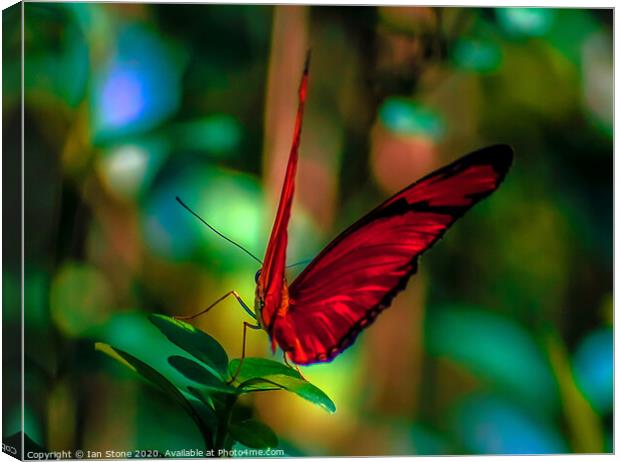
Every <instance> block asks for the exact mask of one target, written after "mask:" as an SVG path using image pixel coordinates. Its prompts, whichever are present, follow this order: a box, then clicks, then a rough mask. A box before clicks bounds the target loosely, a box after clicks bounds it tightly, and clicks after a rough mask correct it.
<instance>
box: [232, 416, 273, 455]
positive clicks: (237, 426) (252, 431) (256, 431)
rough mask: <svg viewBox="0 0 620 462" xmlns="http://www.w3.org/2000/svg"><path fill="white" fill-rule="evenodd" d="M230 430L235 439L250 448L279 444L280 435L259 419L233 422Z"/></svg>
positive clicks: (269, 446)
mask: <svg viewBox="0 0 620 462" xmlns="http://www.w3.org/2000/svg"><path fill="white" fill-rule="evenodd" d="M228 430H229V432H230V435H231V436H232V437H233V438H234V439H236V440H237V441H239V442H240V443H242V444H245V445H246V446H248V447H250V448H255V449H264V448H275V447H276V446H277V445H278V437H277V436H276V434H275V433H274V432H273V430H272V429H271V428H269V427H268V426H267V425H265V424H264V423H262V422H259V421H258V420H254V419H250V420H244V421H242V422H235V423H231V424H230V427H229V429H228Z"/></svg>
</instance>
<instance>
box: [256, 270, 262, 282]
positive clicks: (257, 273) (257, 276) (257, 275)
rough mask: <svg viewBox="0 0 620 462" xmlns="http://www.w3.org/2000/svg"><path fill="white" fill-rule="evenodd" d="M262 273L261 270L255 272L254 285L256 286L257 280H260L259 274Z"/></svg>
mask: <svg viewBox="0 0 620 462" xmlns="http://www.w3.org/2000/svg"><path fill="white" fill-rule="evenodd" d="M262 271H263V270H262V269H259V270H258V271H257V272H256V274H255V275H254V282H255V283H256V284H258V278H260V273H261V272H262Z"/></svg>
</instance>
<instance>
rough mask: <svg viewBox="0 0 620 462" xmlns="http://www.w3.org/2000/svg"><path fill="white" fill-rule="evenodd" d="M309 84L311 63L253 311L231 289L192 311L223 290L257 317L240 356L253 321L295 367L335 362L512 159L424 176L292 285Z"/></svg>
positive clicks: (494, 150) (487, 159) (493, 158)
mask: <svg viewBox="0 0 620 462" xmlns="http://www.w3.org/2000/svg"><path fill="white" fill-rule="evenodd" d="M307 82H308V60H306V66H305V69H304V73H303V77H302V80H301V84H300V87H299V106H298V109H297V118H296V122H295V131H294V135H293V145H292V147H291V151H290V155H289V160H288V165H287V168H286V176H285V178H284V185H283V187H282V193H281V196H280V203H279V206H278V211H277V213H276V218H275V222H274V225H273V229H272V231H271V237H270V238H269V244H268V245H267V251H266V254H265V261H264V263H263V265H262V269H261V270H259V272H258V273H257V280H256V282H257V285H256V299H255V312H256V316H255V315H254V313H252V311H251V310H250V309H249V308H248V306H247V305H246V304H245V303H244V302H243V301H242V300H241V298H240V297H239V295H238V294H237V293H236V292H235V291H231V292H229V293H227V294H226V295H224V296H223V297H221V298H220V299H219V300H217V301H216V302H215V303H214V304H212V305H211V306H210V307H209V308H207V309H206V310H203V311H202V312H201V313H198V314H202V313H204V312H206V311H208V310H209V309H210V308H212V307H213V306H214V305H215V304H217V303H219V302H220V301H221V300H223V299H224V298H226V297H227V296H229V295H233V296H235V297H236V298H237V300H238V301H239V302H240V303H241V305H242V306H243V307H244V308H245V310H246V311H247V312H248V313H250V315H252V317H254V318H255V319H257V321H258V324H257V325H253V324H250V323H247V322H246V323H244V330H243V353H242V358H243V356H244V355H245V334H246V330H247V328H248V327H249V328H253V329H260V328H263V329H265V330H266V331H267V333H268V334H269V336H270V338H271V342H272V350H273V351H275V347H276V345H278V346H279V347H280V348H281V349H282V350H283V351H284V353H285V360H286V357H287V356H288V358H289V359H290V360H291V361H293V362H294V363H296V364H312V363H317V362H324V361H331V360H332V359H333V358H334V357H336V356H337V355H338V354H340V353H341V352H342V351H344V350H345V349H346V348H347V347H349V346H350V345H351V344H352V343H353V342H354V341H355V339H356V338H357V336H358V335H359V334H360V332H361V331H362V330H363V329H364V328H366V327H368V326H369V325H370V324H371V323H372V322H373V321H374V320H375V319H376V317H377V315H378V314H379V313H380V312H381V311H383V310H384V309H386V308H387V307H389V306H390V304H391V303H392V300H393V299H394V297H395V296H396V294H398V292H400V291H401V290H403V289H404V288H405V286H406V285H407V281H408V280H409V278H410V277H411V276H412V275H413V274H414V273H415V272H416V271H417V261H418V257H419V256H420V255H421V254H422V253H423V252H425V251H426V250H428V249H429V248H430V247H431V246H432V245H433V244H434V243H435V242H437V241H438V240H439V239H440V238H441V237H442V236H443V234H444V233H445V232H446V230H447V229H448V228H449V227H450V226H452V224H453V223H454V222H455V221H456V220H457V219H458V218H459V217H461V216H462V215H463V214H464V213H465V212H466V211H467V210H469V209H470V208H471V207H472V206H473V205H474V204H476V203H477V202H478V201H480V200H481V199H483V198H485V197H486V196H488V195H489V194H491V193H492V192H493V191H495V190H496V189H497V187H498V186H499V185H500V183H501V182H502V180H503V179H504V177H505V176H506V173H507V172H508V170H509V168H510V165H511V163H512V149H511V148H510V147H508V146H505V145H496V146H491V147H487V148H484V149H481V150H478V151H476V152H473V153H471V154H469V155H467V156H465V157H462V158H461V159H459V160H457V161H456V162H454V163H452V164H450V165H448V166H445V167H443V168H441V169H439V170H437V171H435V172H433V173H431V174H429V175H427V176H425V177H424V178H422V179H421V180H418V181H416V182H415V183H413V184H412V185H410V186H408V187H406V188H405V189H403V190H402V191H401V192H399V193H398V194H395V195H394V196H392V197H391V198H390V199H388V200H387V201H385V202H384V203H383V204H381V205H379V206H378V207H377V208H375V209H374V210H373V211H371V212H370V213H368V214H367V215H366V216H364V217H363V218H361V219H360V220H359V221H357V222H356V223H354V224H353V225H351V226H350V227H349V228H348V229H346V230H345V231H343V232H342V233H341V234H340V235H339V236H338V237H336V238H335V239H334V240H333V241H332V242H331V243H330V244H329V245H328V246H327V247H325V249H323V251H322V252H321V253H320V254H319V255H318V256H317V257H316V258H314V260H312V262H311V263H310V264H309V265H308V266H307V267H306V268H305V269H304V270H303V271H302V273H301V274H300V275H299V276H298V277H297V278H296V279H295V280H294V281H293V282H292V284H290V286H289V285H288V284H287V282H286V279H285V274H284V271H285V266H286V263H285V262H286V246H287V241H288V234H287V227H288V222H289V218H290V215H291V204H292V201H293V193H294V190H295V172H296V170H297V160H298V148H299V142H300V134H301V126H302V119H303V110H304V103H305V100H306V93H307ZM179 201H180V200H179ZM183 205H184V204H183ZM203 221H204V220H203ZM218 234H219V233H218ZM254 258H256V257H254ZM195 316H197V315H194V316H191V317H195Z"/></svg>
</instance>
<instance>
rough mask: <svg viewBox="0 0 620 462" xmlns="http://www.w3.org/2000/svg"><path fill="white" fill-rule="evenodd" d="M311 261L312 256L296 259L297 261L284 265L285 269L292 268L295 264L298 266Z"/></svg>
mask: <svg viewBox="0 0 620 462" xmlns="http://www.w3.org/2000/svg"><path fill="white" fill-rule="evenodd" d="M311 261H312V258H308V259H307V260H302V261H298V262H297V263H291V264H290V265H288V266H287V267H286V269H289V268H294V267H295V266H299V265H305V264H307V263H310V262H311Z"/></svg>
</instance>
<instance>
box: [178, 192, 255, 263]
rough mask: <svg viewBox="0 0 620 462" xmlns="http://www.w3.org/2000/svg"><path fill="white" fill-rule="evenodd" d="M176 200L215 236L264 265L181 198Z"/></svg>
mask: <svg viewBox="0 0 620 462" xmlns="http://www.w3.org/2000/svg"><path fill="white" fill-rule="evenodd" d="M176 200H177V202H178V203H179V204H181V205H182V206H183V207H184V208H185V209H186V210H187V211H188V212H189V213H191V214H192V215H194V216H195V217H196V218H198V219H199V220H200V221H201V222H202V223H204V224H205V225H206V226H207V228H209V229H210V230H211V231H213V232H214V233H215V234H217V235H218V236H220V237H221V238H223V239H225V240H227V241H228V242H230V243H231V244H233V245H236V246H237V247H239V248H240V249H241V250H243V251H244V252H245V253H247V254H248V255H249V256H250V257H252V258H253V259H254V260H256V261H257V262H258V263H260V264H261V265H262V264H263V262H262V261H261V260H260V258H258V257H257V256H256V255H254V254H253V253H252V252H250V251H249V250H248V249H246V248H245V247H243V246H242V245H240V244H237V243H236V242H235V241H233V240H232V239H230V238H229V237H226V236H224V235H223V234H222V233H220V232H219V231H218V230H217V229H215V228H214V227H213V226H211V225H210V224H209V223H207V222H206V221H205V220H204V219H203V218H202V217H201V216H200V215H198V214H197V213H196V212H194V211H193V210H192V209H190V208H189V206H188V205H187V204H186V203H185V202H183V201H182V200H181V198H179V197H178V196H177V197H176Z"/></svg>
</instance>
